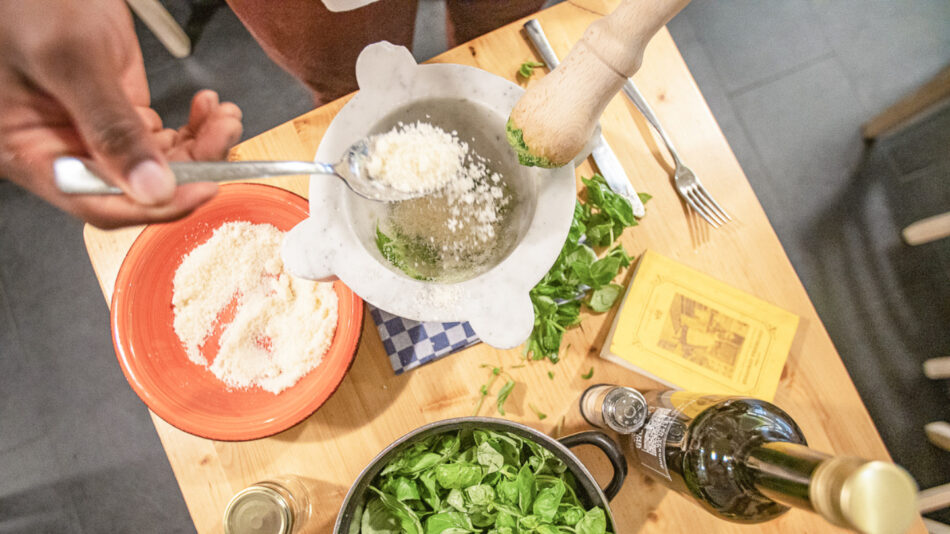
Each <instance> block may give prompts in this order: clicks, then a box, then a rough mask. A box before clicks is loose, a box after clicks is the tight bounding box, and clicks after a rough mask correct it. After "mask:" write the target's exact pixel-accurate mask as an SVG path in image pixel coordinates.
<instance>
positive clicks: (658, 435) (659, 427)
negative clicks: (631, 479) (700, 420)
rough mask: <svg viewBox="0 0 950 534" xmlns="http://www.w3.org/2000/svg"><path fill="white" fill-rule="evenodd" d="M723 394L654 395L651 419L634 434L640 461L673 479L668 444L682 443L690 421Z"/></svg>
mask: <svg viewBox="0 0 950 534" xmlns="http://www.w3.org/2000/svg"><path fill="white" fill-rule="evenodd" d="M651 397H653V396H652V395H651ZM723 398H724V397H723V396H722V395H708V394H696V393H690V392H685V391H665V392H662V393H659V394H658V395H656V396H655V397H653V398H652V402H650V404H651V413H650V417H649V419H648V420H647V422H646V424H645V425H644V426H643V428H642V429H641V430H640V431H639V432H637V433H636V434H635V435H634V436H633V445H634V447H635V448H636V451H637V458H638V459H639V460H640V465H641V466H642V467H643V468H644V469H645V470H647V471H648V472H649V473H651V474H653V475H655V476H657V477H660V478H662V479H664V480H666V481H672V477H670V470H669V466H668V465H667V461H666V451H667V448H669V447H670V446H674V447H676V446H680V447H681V446H682V445H683V444H682V441H683V438H684V437H685V432H686V427H687V426H688V425H689V422H690V421H692V420H693V419H694V418H695V417H696V416H697V415H699V414H700V413H702V412H703V410H705V409H706V408H708V407H710V406H712V405H713V404H716V403H717V402H720V401H721V400H722V399H723ZM648 400H650V399H648Z"/></svg>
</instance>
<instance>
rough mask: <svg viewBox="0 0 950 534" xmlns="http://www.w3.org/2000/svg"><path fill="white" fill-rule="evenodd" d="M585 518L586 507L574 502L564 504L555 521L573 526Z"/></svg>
mask: <svg viewBox="0 0 950 534" xmlns="http://www.w3.org/2000/svg"><path fill="white" fill-rule="evenodd" d="M583 518H584V509H583V508H581V507H580V506H577V505H573V504H567V505H565V504H562V505H561V507H560V508H559V509H558V512H557V517H556V518H555V521H556V522H557V523H558V524H561V525H568V526H571V527H573V526H574V525H576V524H577V523H578V522H579V521H580V520H581V519H583Z"/></svg>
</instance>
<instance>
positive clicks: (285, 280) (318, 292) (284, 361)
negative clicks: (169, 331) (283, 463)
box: [172, 222, 338, 394]
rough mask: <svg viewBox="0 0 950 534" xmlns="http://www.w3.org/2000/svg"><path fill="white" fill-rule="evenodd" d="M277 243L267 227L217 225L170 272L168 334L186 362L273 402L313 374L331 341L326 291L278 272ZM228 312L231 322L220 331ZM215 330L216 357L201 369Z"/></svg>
mask: <svg viewBox="0 0 950 534" xmlns="http://www.w3.org/2000/svg"><path fill="white" fill-rule="evenodd" d="M282 239H283V232H281V231H280V230H278V229H277V228H275V227H273V226H271V225H267V224H251V223H248V222H230V223H225V224H223V225H221V227H219V228H217V229H216V230H215V231H214V234H213V235H212V236H211V238H210V239H209V240H208V241H206V242H205V243H203V244H201V245H199V246H197V247H196V248H195V249H194V250H192V251H191V252H190V253H188V255H186V256H185V257H184V259H183V260H182V263H181V265H180V266H179V267H178V269H177V271H176V272H175V278H174V282H173V284H174V288H173V289H174V292H173V296H172V305H173V307H174V316H175V320H174V328H175V333H176V334H177V335H178V338H179V339H180V340H181V342H182V345H183V346H184V348H185V352H186V353H187V354H188V359H190V360H191V361H192V362H194V363H195V364H198V365H201V366H203V367H206V368H208V370H210V371H211V372H212V373H213V374H214V376H216V377H217V378H218V379H219V380H221V381H222V382H224V383H225V384H227V385H228V386H229V387H233V388H238V389H245V388H249V387H254V386H258V387H261V388H262V389H264V390H265V391H269V392H271V393H274V394H278V393H280V392H281V391H283V390H284V389H286V388H288V387H290V386H293V385H294V384H296V383H297V381H298V380H300V379H301V378H302V377H303V376H305V375H306V374H307V373H309V372H310V371H311V370H313V369H314V368H315V367H317V366H318V365H319V364H320V361H321V360H322V359H323V355H324V354H325V353H326V351H327V350H328V349H329V347H330V343H331V342H332V340H333V334H334V333H335V331H336V323H337V304H338V303H337V297H336V293H335V292H334V290H333V285H332V284H329V283H320V282H313V281H310V280H302V279H298V278H294V277H292V276H290V275H289V274H288V273H287V272H286V271H284V268H283V262H282V261H281V259H280V244H281V241H282ZM232 304H233V305H234V307H235V308H234V318H233V319H232V320H231V321H230V322H229V323H228V324H226V325H222V324H221V315H222V313H223V312H224V311H225V310H226V309H227V308H229V307H230V306H231V305H232ZM218 329H220V331H221V335H220V338H219V340H218V344H219V349H218V352H217V354H216V355H214V356H213V361H211V362H209V361H208V359H207V358H206V357H205V349H206V347H205V344H206V343H207V341H208V340H209V339H210V338H211V337H212V335H213V334H214V333H215V331H216V330H218Z"/></svg>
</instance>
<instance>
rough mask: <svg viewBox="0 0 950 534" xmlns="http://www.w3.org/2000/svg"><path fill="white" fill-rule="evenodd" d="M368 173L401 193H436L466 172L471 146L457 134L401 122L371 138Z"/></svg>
mask: <svg viewBox="0 0 950 534" xmlns="http://www.w3.org/2000/svg"><path fill="white" fill-rule="evenodd" d="M371 147H372V148H371V150H370V156H369V159H368V161H367V162H366V170H367V171H369V175H370V176H371V177H372V178H373V179H374V180H376V181H378V182H380V183H382V184H385V185H387V186H389V187H391V188H393V189H395V190H397V191H403V192H407V193H418V192H423V191H436V190H439V189H441V188H442V187H445V185H446V184H448V183H449V182H452V181H453V180H455V179H456V178H457V177H458V175H459V174H460V173H461V172H462V167H463V163H464V161H465V156H466V154H467V152H468V145H466V144H465V143H463V142H461V141H459V138H458V136H457V135H456V133H455V132H452V133H448V132H446V131H445V130H443V129H442V128H439V127H438V126H433V125H432V124H429V123H426V122H415V123H412V124H403V123H399V124H397V125H396V127H394V128H393V129H392V130H390V131H388V132H386V133H384V134H379V135H375V136H373V137H372V138H371Z"/></svg>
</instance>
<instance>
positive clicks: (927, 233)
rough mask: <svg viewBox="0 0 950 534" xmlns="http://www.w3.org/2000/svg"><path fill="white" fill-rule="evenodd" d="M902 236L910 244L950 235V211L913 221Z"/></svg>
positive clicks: (927, 241) (918, 243)
mask: <svg viewBox="0 0 950 534" xmlns="http://www.w3.org/2000/svg"><path fill="white" fill-rule="evenodd" d="M901 236H903V238H904V242H905V243H907V244H908V245H923V244H926V243H930V242H931V241H936V240H938V239H943V238H944V237H947V236H950V212H947V213H941V214H940V215H934V216H933V217H927V218H926V219H921V220H919V221H917V222H914V223H911V224H909V225H908V226H907V227H906V228H904V230H903V231H902V232H901Z"/></svg>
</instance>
